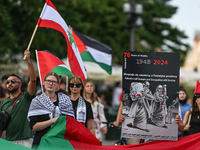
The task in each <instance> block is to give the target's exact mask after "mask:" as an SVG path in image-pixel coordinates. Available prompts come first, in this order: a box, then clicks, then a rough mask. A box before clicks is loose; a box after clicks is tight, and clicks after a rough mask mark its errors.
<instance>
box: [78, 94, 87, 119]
mask: <svg viewBox="0 0 200 150" xmlns="http://www.w3.org/2000/svg"><path fill="white" fill-rule="evenodd" d="M76 120H77V121H79V122H82V123H85V121H86V104H85V101H84V99H83V97H81V96H80V97H79V99H78V105H77V111H76Z"/></svg>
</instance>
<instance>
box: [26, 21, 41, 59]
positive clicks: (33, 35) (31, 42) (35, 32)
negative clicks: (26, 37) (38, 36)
mask: <svg viewBox="0 0 200 150" xmlns="http://www.w3.org/2000/svg"><path fill="white" fill-rule="evenodd" d="M37 28H38V25H37V24H36V26H35V29H34V31H33V34H32V37H31V40H30V42H29V44H28V47H27V50H29V48H30V46H31V43H32V41H33V38H34V36H35V33H36V31H37ZM23 60H26V55H25V56H24V58H23Z"/></svg>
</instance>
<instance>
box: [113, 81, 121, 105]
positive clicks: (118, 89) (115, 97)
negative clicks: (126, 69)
mask: <svg viewBox="0 0 200 150" xmlns="http://www.w3.org/2000/svg"><path fill="white" fill-rule="evenodd" d="M121 92H122V84H121V82H117V83H116V85H115V88H114V91H113V97H112V106H113V107H119V105H120V101H119V96H120V94H121Z"/></svg>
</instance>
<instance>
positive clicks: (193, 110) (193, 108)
mask: <svg viewBox="0 0 200 150" xmlns="http://www.w3.org/2000/svg"><path fill="white" fill-rule="evenodd" d="M197 98H200V93H195V94H194V97H193V100H192V113H194V112H199V111H200V110H199V107H198V105H197V103H196V100H197Z"/></svg>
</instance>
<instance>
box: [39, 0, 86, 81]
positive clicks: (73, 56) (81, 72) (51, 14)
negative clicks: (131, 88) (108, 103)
mask: <svg viewBox="0 0 200 150" xmlns="http://www.w3.org/2000/svg"><path fill="white" fill-rule="evenodd" d="M37 25H38V27H47V28H52V29H55V30H58V31H60V32H61V33H62V34H63V35H64V36H65V39H66V41H67V55H68V59H69V65H70V68H71V72H72V73H73V74H74V75H75V76H79V77H81V78H82V80H83V81H84V80H85V79H87V75H86V71H85V67H84V65H83V61H82V59H81V56H80V53H79V50H78V47H77V45H76V43H75V41H74V38H73V36H72V33H71V31H70V29H69V27H68V26H67V24H66V22H65V21H64V19H63V18H62V17H61V15H60V14H59V12H58V11H57V9H56V8H55V6H54V5H53V3H52V2H51V0H46V3H45V5H44V7H43V10H42V13H41V14H40V18H39V20H38V22H37Z"/></svg>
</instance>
